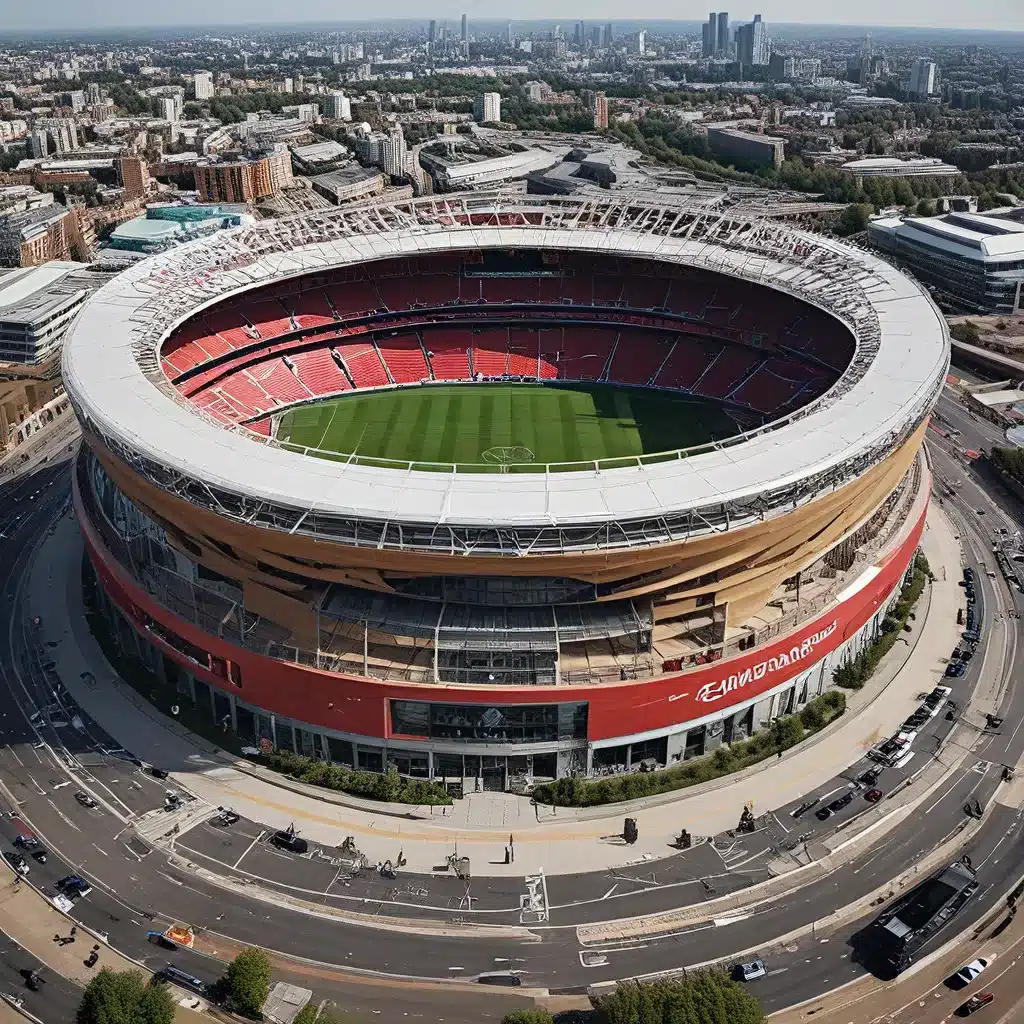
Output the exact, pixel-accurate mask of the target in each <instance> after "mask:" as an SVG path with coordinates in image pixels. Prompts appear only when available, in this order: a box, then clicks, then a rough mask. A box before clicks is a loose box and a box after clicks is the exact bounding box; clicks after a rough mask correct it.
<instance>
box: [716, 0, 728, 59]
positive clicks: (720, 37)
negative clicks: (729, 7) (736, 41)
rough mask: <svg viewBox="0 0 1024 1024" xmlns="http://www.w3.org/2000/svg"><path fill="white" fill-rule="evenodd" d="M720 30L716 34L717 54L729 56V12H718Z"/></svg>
mask: <svg viewBox="0 0 1024 1024" xmlns="http://www.w3.org/2000/svg"><path fill="white" fill-rule="evenodd" d="M717 28H718V31H717V33H716V36H715V54H716V56H719V57H728V56H729V14H728V12H727V11H719V12H718V25H717Z"/></svg>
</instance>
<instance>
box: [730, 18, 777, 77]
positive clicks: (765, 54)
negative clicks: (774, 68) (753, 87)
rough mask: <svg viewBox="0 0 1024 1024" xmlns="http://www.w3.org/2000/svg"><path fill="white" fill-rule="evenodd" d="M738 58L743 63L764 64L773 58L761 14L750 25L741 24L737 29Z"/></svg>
mask: <svg viewBox="0 0 1024 1024" xmlns="http://www.w3.org/2000/svg"><path fill="white" fill-rule="evenodd" d="M736 59H737V60H738V61H739V62H740V63H741V64H747V65H754V66H763V65H767V64H768V63H769V62H770V60H771V48H770V46H769V43H768V36H767V34H766V33H765V25H764V22H763V21H762V20H761V15H760V14H755V15H754V20H753V21H752V22H750V23H749V24H748V25H740V27H739V28H738V29H737V31H736Z"/></svg>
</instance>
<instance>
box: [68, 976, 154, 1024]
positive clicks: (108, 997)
mask: <svg viewBox="0 0 1024 1024" xmlns="http://www.w3.org/2000/svg"><path fill="white" fill-rule="evenodd" d="M77 1020H78V1024H119V1022H120V1021H130V1022H131V1024H172V1022H173V1020H174V1000H173V999H172V998H171V994H170V992H169V991H168V990H167V986H166V985H161V984H160V983H159V982H155V983H154V982H150V983H149V984H146V981H145V979H144V978H143V976H142V972H141V971H112V970H111V969H110V968H109V967H104V968H103V970H101V971H100V972H99V974H97V975H96V977H94V978H93V979H91V980H90V982H89V984H88V985H86V987H85V992H84V994H83V995H82V1002H81V1004H80V1005H79V1007H78V1017H77Z"/></svg>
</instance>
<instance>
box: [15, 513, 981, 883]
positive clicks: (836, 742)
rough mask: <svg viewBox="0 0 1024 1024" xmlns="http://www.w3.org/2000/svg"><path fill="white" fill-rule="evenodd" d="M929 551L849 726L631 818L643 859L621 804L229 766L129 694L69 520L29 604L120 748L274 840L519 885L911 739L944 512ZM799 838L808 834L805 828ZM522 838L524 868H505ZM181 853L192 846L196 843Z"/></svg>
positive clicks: (652, 851) (943, 617)
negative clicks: (920, 591)
mask: <svg viewBox="0 0 1024 1024" xmlns="http://www.w3.org/2000/svg"><path fill="white" fill-rule="evenodd" d="M922 547H923V550H924V551H925V553H926V555H927V556H928V558H929V560H930V562H931V563H932V565H934V566H935V567H936V569H937V578H936V581H935V583H934V584H933V585H932V587H931V588H930V590H929V591H928V592H927V593H926V595H925V599H924V600H922V606H921V607H920V608H919V615H918V620H917V621H916V622H915V624H914V631H913V633H912V634H910V636H909V639H908V644H907V645H906V646H904V645H897V646H896V647H895V648H894V650H893V651H892V652H891V653H890V654H889V655H888V656H887V657H886V659H885V660H884V661H883V662H882V664H881V665H880V667H879V669H878V670H877V672H876V674H875V676H874V677H873V679H872V680H871V681H870V682H869V683H868V685H867V686H865V688H864V689H863V690H861V691H859V692H856V693H851V694H849V698H848V699H849V709H848V712H847V714H846V715H845V716H844V717H843V718H842V719H840V720H839V721H838V722H837V723H835V724H834V725H833V726H832V727H830V728H829V729H828V730H827V731H826V732H825V733H823V734H821V735H820V736H817V737H813V738H811V739H810V740H808V741H806V742H805V743H804V744H802V745H800V746H798V747H796V748H794V749H792V750H790V751H788V752H786V753H785V755H784V756H783V757H782V758H781V759H780V760H778V761H775V760H773V761H771V762H770V763H768V764H765V765H759V766H757V767H756V768H755V769H753V770H750V771H747V772H745V773H742V774H741V775H739V776H737V777H734V778H729V777H726V778H723V779H720V780H718V781H717V782H715V783H711V784H705V785H703V786H699V787H695V789H694V790H691V791H685V790H684V791H682V792H679V793H674V794H666V795H665V796H663V797H661V798H657V799H650V800H647V801H642V802H637V803H636V804H634V805H632V806H630V807H629V808H628V813H629V814H630V815H632V816H634V817H635V818H636V819H637V821H638V824H639V830H640V838H639V840H638V842H637V843H636V844H635V845H634V846H625V845H623V844H622V843H621V841H619V840H618V838H617V837H618V833H619V832H621V826H622V817H623V814H624V813H627V810H626V809H624V807H623V806H622V805H618V806H616V805H612V806H609V807H596V808H589V809H586V810H577V811H574V810H571V809H568V808H558V809H552V808H549V807H534V806H532V805H531V802H530V801H529V800H526V799H524V798H521V797H515V796H512V795H509V794H493V793H479V794H474V795H471V796H469V797H467V798H466V799H465V800H462V801H456V803H455V805H454V806H453V807H452V808H449V809H447V810H446V811H444V812H442V811H441V809H440V808H434V809H431V808H426V807H421V808H410V807H407V806H401V805H390V806H389V805H380V804H374V803H372V802H364V801H359V800H357V799H354V798H349V797H345V796H343V795H342V794H334V793H329V792H326V791H323V790H317V789H315V788H314V787H308V786H303V785H301V784H295V783H292V782H290V781H289V780H286V779H284V778H282V777H280V776H277V775H275V774H274V773H272V772H269V771H266V770H264V769H259V768H257V767H256V766H254V765H252V764H249V763H248V762H236V761H235V760H234V758H232V757H231V756H230V755H228V754H226V753H221V754H220V755H218V756H217V757H216V758H213V757H211V750H212V748H211V747H209V745H208V744H206V743H204V742H203V741H201V740H199V739H198V738H197V737H195V736H194V735H193V734H190V733H187V732H185V730H183V729H181V727H180V726H178V725H177V724H176V723H174V722H172V721H171V720H169V719H168V718H166V717H165V716H163V715H161V714H159V713H157V712H156V711H154V710H153V709H151V708H150V707H149V705H147V704H146V702H145V701H144V700H142V699H141V698H140V697H139V696H138V695H137V694H136V693H135V692H134V691H133V690H131V689H130V687H128V686H127V684H124V683H118V682H116V676H115V675H114V673H112V672H111V670H110V668H109V666H108V665H107V663H106V661H105V659H104V658H103V654H102V652H101V651H100V650H99V648H98V646H97V644H96V642H95V640H94V639H93V637H92V635H91V634H90V632H89V627H88V625H87V623H86V621H85V618H84V610H83V606H82V594H81V587H80V584H79V566H80V561H81V553H82V544H81V537H80V535H79V533H78V531H77V528H76V526H75V524H74V522H73V521H72V520H70V519H65V520H62V521H61V523H60V525H59V526H58V527H57V529H56V531H55V533H54V535H53V536H52V537H50V538H48V539H47V540H46V541H45V542H44V544H43V546H42V548H41V549H40V552H39V555H38V557H37V558H36V560H35V562H34V565H33V569H32V575H31V579H30V583H29V589H28V600H29V607H30V608H31V609H44V608H45V609H46V616H45V618H44V621H43V624H42V633H41V636H40V639H41V640H43V641H44V642H45V643H46V644H47V649H48V654H49V655H50V656H51V657H52V658H53V659H54V661H55V663H56V670H57V673H58V675H59V676H60V678H61V679H63V680H65V681H66V685H67V688H68V690H69V692H70V693H71V695H72V696H73V697H74V698H75V700H76V701H77V702H78V703H79V704H80V705H81V706H82V708H83V709H84V710H86V711H87V712H88V713H89V715H90V716H91V717H92V718H93V719H94V720H95V721H96V722H97V723H98V724H99V725H100V726H101V727H103V729H104V730H105V731H106V732H107V733H108V734H110V735H111V736H113V737H114V738H115V739H117V740H118V741H121V742H124V743H125V744H126V745H128V744H130V745H131V746H132V748H133V750H134V751H136V752H138V753H140V754H141V753H145V756H146V758H147V759H149V760H151V761H153V762H154V763H156V764H159V765H161V766H165V767H167V768H169V769H172V770H173V771H172V774H173V776H174V778H176V779H177V780H178V781H179V782H180V783H181V784H182V785H183V786H185V787H186V788H187V789H188V790H189V791H191V792H193V793H195V794H196V795H197V796H199V797H200V798H202V799H203V800H205V801H207V802H208V804H209V805H210V807H211V808H212V807H217V806H231V807H233V808H234V809H235V810H236V811H237V812H239V813H240V814H242V815H243V816H244V817H246V818H248V819H249V820H251V821H253V822H258V823H259V824H260V825H261V826H265V827H269V828H282V829H283V828H287V827H288V826H289V825H293V826H294V827H295V828H297V829H298V830H299V832H300V834H301V835H302V836H304V837H306V838H307V839H308V840H309V841H310V842H316V843H318V844H323V845H325V846H338V845H340V843H341V841H342V839H343V838H344V837H345V836H347V835H353V836H354V837H355V838H356V840H357V842H358V844H359V846H360V848H361V849H362V850H363V852H364V853H366V855H367V856H368V857H369V858H370V859H371V861H375V862H381V861H384V860H387V859H394V858H396V857H397V855H398V854H399V852H402V853H403V855H404V858H405V860H406V861H407V862H408V863H407V870H408V871H413V872H421V873H424V874H430V873H432V872H433V871H434V870H435V868H436V865H438V864H444V863H445V860H446V858H447V856H448V854H450V853H451V851H452V849H453V844H455V845H456V846H457V847H458V849H459V851H460V852H462V853H465V854H466V855H468V856H470V857H471V859H472V862H473V865H474V868H473V870H474V875H483V876H488V875H494V876H502V875H511V876H516V875H522V874H523V873H530V872H531V871H538V870H540V869H543V870H545V871H546V872H547V873H548V874H550V875H556V874H577V873H581V872H587V871H596V870H605V869H613V868H617V867H622V866H625V865H628V864H632V863H636V862H639V861H645V860H650V861H654V860H658V859H661V858H664V857H665V856H667V855H668V854H669V853H670V852H671V851H670V843H671V841H672V838H673V837H674V836H675V835H676V834H678V831H679V829H680V828H682V827H686V828H687V829H689V830H690V831H691V832H692V833H693V834H694V835H695V836H710V835H716V834H720V833H722V832H724V831H725V830H726V829H730V828H734V827H735V825H736V822H737V819H738V816H739V813H740V811H741V810H742V808H743V806H744V805H746V804H747V803H748V802H749V803H752V805H753V807H754V808H755V810H756V811H757V812H758V813H759V814H760V813H766V812H769V811H771V810H772V809H775V808H780V807H782V806H784V805H785V804H786V803H788V802H790V801H795V800H799V799H802V798H804V797H805V796H806V795H807V794H808V793H810V792H811V791H813V790H814V789H815V787H818V786H822V785H825V784H826V783H827V782H828V780H830V779H832V778H833V777H834V776H838V775H840V774H841V773H843V772H844V771H846V770H847V769H848V766H849V765H850V764H851V762H853V761H856V760H857V759H858V758H859V757H861V756H862V755H863V753H864V752H865V751H866V750H867V749H868V748H869V747H870V746H872V745H873V744H874V743H876V742H877V741H878V740H879V739H880V738H882V737H884V736H887V735H889V734H890V733H891V732H892V731H893V730H894V729H896V728H898V726H899V723H900V722H902V721H903V720H904V719H905V718H906V716H907V715H908V714H909V713H910V712H911V711H912V710H913V709H914V708H916V707H917V705H918V702H919V697H920V694H921V692H922V691H926V690H929V689H931V688H932V687H933V686H934V685H935V683H936V681H938V680H939V679H941V677H942V671H943V663H944V661H945V659H944V658H943V657H941V656H940V655H941V654H942V652H946V651H948V650H950V649H951V648H952V646H954V645H955V643H956V640H957V637H958V630H957V626H956V610H957V608H958V607H959V598H960V592H959V587H958V586H957V580H958V579H959V572H958V567H959V564H960V558H961V553H960V546H959V539H958V538H957V537H956V536H954V533H953V530H952V528H951V527H950V524H949V522H948V520H947V519H946V518H945V516H944V515H942V513H941V512H940V511H939V510H938V509H935V510H933V511H932V513H931V514H930V516H929V523H928V528H927V530H926V531H925V534H924V537H923V541H922ZM942 567H949V571H946V569H945V568H942ZM64 624H67V625H64ZM84 680H89V681H88V682H86V681H84ZM790 827H791V828H792V829H793V830H794V831H795V830H796V829H797V825H796V824H794V823H792V822H791V823H790ZM800 827H804V828H805V827H806V824H805V825H803V826H800ZM510 834H511V835H512V836H513V838H514V845H515V861H514V863H511V864H505V863H503V859H504V858H503V851H504V848H505V847H506V846H507V845H508V839H509V836H510ZM182 843H183V845H186V846H187V844H188V840H186V839H184V838H183V839H182Z"/></svg>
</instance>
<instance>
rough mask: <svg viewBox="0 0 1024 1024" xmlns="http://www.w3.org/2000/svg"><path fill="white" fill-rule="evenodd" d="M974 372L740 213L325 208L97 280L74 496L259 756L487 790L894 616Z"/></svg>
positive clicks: (100, 577) (122, 633) (917, 323)
mask: <svg viewBox="0 0 1024 1024" xmlns="http://www.w3.org/2000/svg"><path fill="white" fill-rule="evenodd" d="M948 360H949V340H948V334H947V331H946V327H945V323H944V321H943V318H942V317H941V315H940V314H939V312H938V311H937V309H936V308H935V306H934V305H933V303H932V302H931V300H930V299H929V298H928V296H927V294H926V293H925V292H924V291H923V290H922V289H921V288H920V287H919V286H918V285H917V284H916V283H915V282H913V281H911V280H910V279H908V278H907V277H905V276H903V275H902V274H901V273H899V272H898V271H897V270H895V269H894V268H893V267H892V266H891V265H889V264H888V263H886V262H884V261H883V260H881V259H879V258H878V257H876V256H874V255H872V254H870V253H868V252H865V251H863V250H862V249H860V248H857V247H854V246H851V245H848V244H845V243H842V242H839V241H836V240H834V239H830V238H826V237H823V236H820V235H815V234H811V233H808V232H805V231H802V230H800V229H799V228H796V227H794V226H792V225H787V224H783V223H778V222H773V221H769V220H758V219H752V218H751V217H750V216H748V215H743V214H740V213H738V212H734V213H732V214H730V212H729V210H728V208H726V207H724V206H717V207H713V208H709V207H708V205H707V204H703V205H699V206H698V205H694V207H693V208H688V207H686V206H679V205H674V206H671V207H660V206H658V205H656V204H654V203H652V202H651V201H650V200H649V199H644V198H630V197H629V196H628V195H627V196H622V195H611V194H610V195H609V196H608V198H607V199H600V200H599V199H594V198H589V197H588V198H562V199H548V198H541V197H533V196H528V195H523V194H518V193H493V194H488V193H467V194H465V195H462V196H451V195H448V196H443V197H424V198H421V199H415V200H408V201H404V202H401V203H395V204H391V205H370V206H353V207H351V208H347V209H346V208H344V207H342V208H339V209H338V210H335V211H329V212H321V211H318V212H316V213H315V214H301V215H298V216H294V217H287V218H281V219H277V220H268V221H263V222H260V223H258V224H255V225H252V226H246V227H242V228H238V229H234V230H230V231H225V232H221V233H219V234H218V235H216V236H214V237H212V238H209V239H200V240H197V241H195V242H191V243H188V244H186V245H183V246H181V247H180V248H178V249H174V250H172V251H170V252H167V253H162V254H159V255H156V256H153V257H151V258H149V259H147V260H145V261H142V262H140V263H138V264H136V265H135V266H133V267H131V268H129V269H128V270H126V271H124V272H123V273H122V274H120V275H118V277H116V278H115V279H113V280H112V281H111V282H109V283H108V284H107V285H105V286H104V287H103V288H102V289H100V290H99V291H98V292H97V293H96V294H95V295H94V296H93V297H92V298H91V299H90V300H89V302H88V304H87V305H86V307H85V309H84V311H83V313H82V315H81V317H80V318H79V320H78V322H77V323H76V325H75V327H74V329H73V332H72V333H71V335H70V337H69V338H68V340H67V341H66V343H65V349H64V365H63V371H64V382H65V386H66V388H67V391H68V393H69V395H70V397H71V401H72V403H73V405H74V407H75V410H76V412H77V414H78V417H79V419H80V421H81V424H82V428H83V434H84V438H85V444H83V446H82V449H81V451H80V453H79V457H78V460H77V463H76V468H75V479H74V500H75V508H76V512H77V515H78V518H79V521H80V523H81V528H82V533H83V537H84V540H85V549H86V553H87V555H88V559H89V564H90V565H91V567H92V570H93V571H94V573H95V577H96V579H97V582H98V584H99V587H98V589H99V592H100V594H101V595H102V597H101V605H102V608H101V609H100V610H101V611H102V613H103V615H104V616H105V617H106V619H107V620H108V622H109V624H110V626H111V627H112V628H113V629H114V630H116V632H117V634H118V636H119V638H120V640H121V642H122V644H125V645H128V646H129V647H130V649H131V650H132V651H133V652H137V653H138V655H139V657H141V658H143V659H144V660H145V661H146V662H147V663H148V664H149V665H150V666H151V668H152V669H153V671H154V672H155V673H156V674H157V676H158V677H159V678H160V679H161V680H162V681H163V683H164V684H165V685H166V686H167V687H168V688H170V689H171V690H172V691H176V692H177V693H179V694H180V695H181V698H182V699H183V700H189V701H192V702H194V703H195V705H196V707H198V708H199V709H201V710H202V711H204V713H205V711H206V709H208V710H209V714H210V716H211V718H212V719H214V720H216V721H217V722H220V723H223V725H224V726H225V727H227V728H230V729H232V730H233V731H234V732H235V733H236V734H237V736H238V738H239V740H240V741H241V742H242V743H246V744H253V745H257V744H260V745H263V746H264V747H265V746H266V745H267V744H272V745H273V746H275V747H277V748H282V747H283V748H288V749H295V750H296V751H298V752H300V753H305V754H308V755H311V756H315V757H321V758H325V759H328V760H331V761H334V762H337V763H340V764H346V765H351V766H357V767H360V768H364V769H369V770H376V771H383V770H387V768H388V767H389V766H394V767H395V768H397V770H398V771H399V772H400V773H402V774H403V775H408V776H411V777H414V778H444V779H447V780H454V779H460V778H461V779H462V780H463V781H464V785H465V786H467V787H469V788H470V789H472V788H474V787H480V788H488V789H491V788H494V789H501V788H505V787H508V786H512V785H514V784H517V783H518V782H520V781H521V780H523V779H550V778H558V777H563V776H565V775H568V774H572V773H579V774H588V773H597V772H609V771H626V770H630V769H631V768H634V767H636V766H637V765H639V764H644V765H645V767H647V766H651V765H671V764H673V763H677V762H679V761H681V760H684V759H686V758H690V757H697V756H701V755H703V754H705V753H708V752H709V751H711V750H713V749H714V748H715V747H716V746H718V745H719V744H721V743H731V742H735V741H736V740H737V739H740V738H744V737H746V736H749V735H750V734H752V733H753V732H755V731H757V730H758V729H760V728H761V727H762V726H764V725H766V724H767V723H769V722H770V721H771V720H772V719H773V718H775V717H777V716H779V715H781V714H786V713H791V712H793V711H795V710H798V709H799V708H800V707H801V706H802V705H803V704H804V703H806V702H807V701H808V700H810V699H811V698H813V697H814V696H816V695H818V694H820V693H821V692H822V691H823V690H824V689H826V688H828V687H829V686H830V685H832V673H833V671H834V669H835V667H836V666H838V665H839V664H841V663H842V662H843V661H844V660H845V659H848V658H851V657H853V656H855V655H856V654H857V653H858V651H859V650H860V649H861V647H862V646H863V645H864V644H865V643H867V642H869V641H870V640H871V639H872V638H873V636H874V635H875V633H876V632H877V631H878V629H879V628H880V624H881V621H882V619H883V617H884V615H885V612H886V610H887V608H888V607H889V605H890V604H891V603H892V602H893V601H894V600H895V597H896V595H897V593H898V591H899V588H900V585H901V583H902V581H903V579H904V577H905V575H906V574H907V572H908V570H909V568H910V566H911V563H912V561H913V557H914V553H915V551H916V550H917V546H918V543H919V539H920V536H921V533H922V531H923V529H924V522H925V516H926V512H927V507H928V498H929V492H930V476H929V472H928V467H927V463H926V461H925V459H924V455H923V452H922V450H921V446H922V440H923V435H924V431H925V429H926V425H927V419H928V416H929V414H930V412H931V409H932V407H933V405H934V403H935V401H936V399H937V397H938V394H939V390H940V389H941V387H942V384H943V381H944V378H945V374H946V370H947V367H948Z"/></svg>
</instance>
